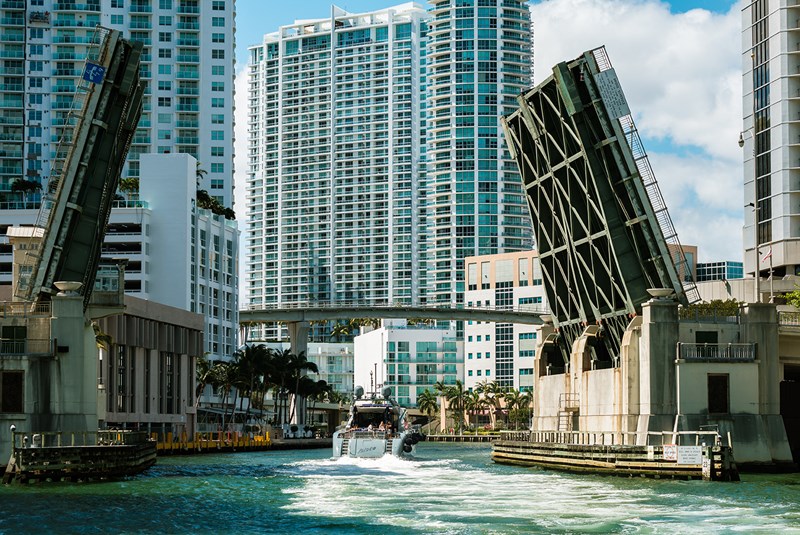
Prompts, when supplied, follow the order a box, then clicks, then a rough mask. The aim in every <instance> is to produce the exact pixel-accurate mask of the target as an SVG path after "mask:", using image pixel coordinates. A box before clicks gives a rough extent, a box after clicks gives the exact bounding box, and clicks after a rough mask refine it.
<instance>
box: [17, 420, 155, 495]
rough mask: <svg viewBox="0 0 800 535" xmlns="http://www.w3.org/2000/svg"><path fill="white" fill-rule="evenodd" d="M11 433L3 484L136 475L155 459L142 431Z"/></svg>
mask: <svg viewBox="0 0 800 535" xmlns="http://www.w3.org/2000/svg"><path fill="white" fill-rule="evenodd" d="M13 435H14V436H13V437H12V439H13V442H14V447H13V450H12V453H11V459H10V460H9V463H8V465H7V466H6V469H5V472H4V474H3V483H6V484H7V483H11V482H14V481H16V482H20V483H27V482H38V481H85V480H95V479H115V478H121V477H126V476H132V475H136V474H139V473H141V472H143V471H144V470H146V469H147V468H149V467H150V466H152V465H153V464H155V462H156V443H155V442H153V441H151V440H149V439H148V437H147V434H146V433H142V432H135V431H97V432H95V433H35V434H32V435H30V437H29V436H28V435H27V434H23V433H19V432H14V433H13Z"/></svg>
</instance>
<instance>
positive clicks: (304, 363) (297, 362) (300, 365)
mask: <svg viewBox="0 0 800 535" xmlns="http://www.w3.org/2000/svg"><path fill="white" fill-rule="evenodd" d="M289 366H290V372H291V374H292V376H293V377H294V380H295V387H294V391H293V392H292V393H293V394H294V403H292V412H291V414H290V415H289V421H291V420H292V419H293V418H294V415H295V414H296V412H297V404H298V401H299V400H298V398H300V397H304V395H303V392H302V391H301V389H300V381H301V380H302V379H303V378H305V377H308V372H311V373H319V369H318V368H317V365H316V364H315V363H313V362H311V361H310V360H308V357H306V353H305V351H301V352H300V353H299V354H297V355H295V354H292V356H291V359H290V361H289Z"/></svg>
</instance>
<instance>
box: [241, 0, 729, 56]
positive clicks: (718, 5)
mask: <svg viewBox="0 0 800 535" xmlns="http://www.w3.org/2000/svg"><path fill="white" fill-rule="evenodd" d="M402 3H404V2H403V0H340V1H339V2H330V1H329V0H299V1H295V2H284V1H282V0H266V1H265V0H236V14H237V17H236V34H237V36H236V45H237V51H236V59H237V61H238V62H239V68H240V69H241V67H242V66H243V65H245V64H246V62H247V47H248V46H251V45H254V44H257V43H259V42H260V41H261V37H262V36H263V35H264V34H265V33H270V32H273V31H275V30H277V29H278V27H279V26H282V25H284V24H291V23H292V22H294V21H295V19H313V18H322V17H324V16H326V15H328V14H329V13H330V8H331V4H335V5H336V6H338V7H340V8H342V9H344V10H345V11H349V12H351V13H359V12H362V11H372V10H375V9H381V8H384V7H390V6H396V5H398V4H402ZM423 3H424V2H423ZM531 3H532V4H539V3H541V2H537V1H534V2H531ZM666 3H667V4H669V6H670V11H671V12H673V13H682V12H685V11H688V10H690V9H706V10H708V11H711V12H717V13H724V12H726V11H728V10H729V9H730V7H731V6H732V5H733V4H735V2H731V1H730V0H675V1H673V2H666ZM265 11H266V13H265Z"/></svg>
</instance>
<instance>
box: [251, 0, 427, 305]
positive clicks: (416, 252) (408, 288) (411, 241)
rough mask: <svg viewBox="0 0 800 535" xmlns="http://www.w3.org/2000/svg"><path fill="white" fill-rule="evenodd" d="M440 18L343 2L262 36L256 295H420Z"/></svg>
mask: <svg viewBox="0 0 800 535" xmlns="http://www.w3.org/2000/svg"><path fill="white" fill-rule="evenodd" d="M426 18H427V13H426V12H425V10H424V9H422V8H421V7H420V6H419V5H416V4H405V5H403V6H399V7H397V8H393V9H384V10H380V11H376V12H372V13H367V14H360V15H351V14H346V13H344V12H342V11H341V10H339V9H337V8H332V13H331V16H330V17H328V18H325V19H318V20H309V21H298V22H297V23H295V24H293V25H289V26H283V27H281V28H280V30H279V31H278V32H275V33H271V34H268V35H265V36H264V39H263V42H262V43H261V44H260V45H257V46H253V47H251V48H250V49H249V50H250V62H249V69H250V70H249V95H250V99H249V102H250V132H251V133H250V141H249V149H248V156H249V178H248V185H247V203H248V211H247V233H248V240H247V248H246V262H247V288H246V293H245V298H246V302H247V304H249V305H251V306H270V305H275V304H287V303H298V302H309V301H311V302H331V301H337V302H342V301H359V302H363V303H374V304H380V303H388V302H395V303H396V302H405V303H412V302H416V301H418V299H419V295H420V282H419V281H420V280H421V276H422V274H421V270H420V260H419V258H420V256H421V255H422V254H423V251H422V244H421V243H420V239H421V237H422V233H421V209H422V206H421V204H420V197H419V195H418V194H417V193H418V192H419V191H420V190H422V189H423V185H424V182H423V181H424V163H425V161H424V155H423V154H422V151H423V145H422V143H421V136H422V132H423V126H424V101H423V92H424V89H425V88H424V78H423V76H422V72H423V69H424V62H423V58H424V54H425V49H424V40H423V37H424V32H425V23H424V20H425V19H426Z"/></svg>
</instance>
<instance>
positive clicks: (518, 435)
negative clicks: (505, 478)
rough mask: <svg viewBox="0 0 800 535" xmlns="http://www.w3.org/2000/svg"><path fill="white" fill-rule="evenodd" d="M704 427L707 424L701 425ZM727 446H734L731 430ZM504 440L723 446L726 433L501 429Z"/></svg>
mask: <svg viewBox="0 0 800 535" xmlns="http://www.w3.org/2000/svg"><path fill="white" fill-rule="evenodd" d="M701 427H703V426H701ZM725 438H726V439H727V445H728V446H731V445H732V442H731V436H730V433H728V434H727V437H725ZM500 440H511V441H515V442H537V443H545V444H572V445H578V446H598V445H603V446H640V445H647V446H663V445H665V444H678V445H681V446H700V445H702V444H704V443H705V444H708V445H714V444H717V445H721V444H722V443H723V436H722V435H720V433H719V432H718V431H716V430H708V431H704V430H698V431H629V432H621V431H501V432H500Z"/></svg>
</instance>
